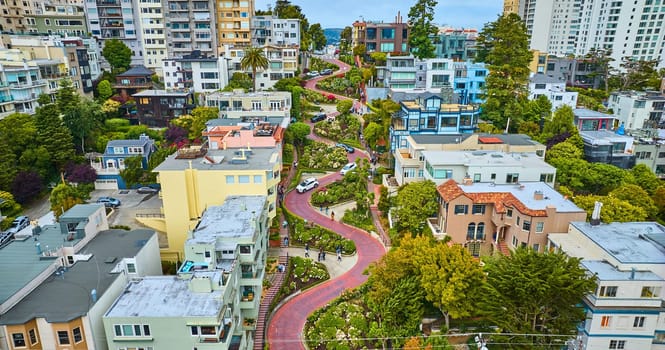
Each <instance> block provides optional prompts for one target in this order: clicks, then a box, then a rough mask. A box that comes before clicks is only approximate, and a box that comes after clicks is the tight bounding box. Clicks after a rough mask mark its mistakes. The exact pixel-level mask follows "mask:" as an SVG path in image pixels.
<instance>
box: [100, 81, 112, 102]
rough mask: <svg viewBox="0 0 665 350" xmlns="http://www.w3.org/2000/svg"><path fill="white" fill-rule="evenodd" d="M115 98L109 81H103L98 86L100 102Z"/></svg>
mask: <svg viewBox="0 0 665 350" xmlns="http://www.w3.org/2000/svg"><path fill="white" fill-rule="evenodd" d="M111 96H113V88H112V87H111V83H110V82H109V81H108V80H102V81H100V82H99V84H97V97H98V98H99V101H106V100H108V99H109V97H111Z"/></svg>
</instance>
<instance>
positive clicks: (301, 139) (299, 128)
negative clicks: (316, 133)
mask: <svg viewBox="0 0 665 350" xmlns="http://www.w3.org/2000/svg"><path fill="white" fill-rule="evenodd" d="M287 130H288V131H289V133H291V135H293V141H294V142H295V144H296V145H299V146H302V145H304V144H305V141H306V140H307V136H309V133H310V132H311V131H312V130H311V128H310V127H309V125H307V124H305V123H302V122H297V123H293V124H291V125H289V127H288V128H287Z"/></svg>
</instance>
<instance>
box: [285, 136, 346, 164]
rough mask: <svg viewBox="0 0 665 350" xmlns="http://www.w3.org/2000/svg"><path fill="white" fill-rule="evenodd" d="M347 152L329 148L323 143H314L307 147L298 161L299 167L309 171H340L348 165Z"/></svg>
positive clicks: (337, 148) (332, 147)
mask: <svg viewBox="0 0 665 350" xmlns="http://www.w3.org/2000/svg"><path fill="white" fill-rule="evenodd" d="M348 162H349V161H348V158H347V156H346V150H344V149H342V148H339V147H334V146H328V145H327V144H325V143H322V142H313V143H312V144H310V145H307V146H305V151H304V152H303V154H302V156H300V158H299V159H298V166H299V167H303V168H309V169H318V170H332V169H339V168H341V167H342V166H343V165H345V164H346V163H348Z"/></svg>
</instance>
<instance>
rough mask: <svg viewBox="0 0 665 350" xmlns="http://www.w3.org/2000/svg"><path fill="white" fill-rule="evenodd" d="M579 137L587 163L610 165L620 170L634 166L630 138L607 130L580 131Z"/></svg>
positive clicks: (631, 140) (631, 139) (631, 138)
mask: <svg viewBox="0 0 665 350" xmlns="http://www.w3.org/2000/svg"><path fill="white" fill-rule="evenodd" d="M617 131H619V130H617ZM580 136H581V137H582V141H584V158H586V160H587V161H589V162H594V163H606V164H612V165H614V166H617V167H619V168H622V169H630V168H632V167H633V166H634V165H635V155H634V154H633V142H634V139H633V137H632V136H626V135H623V134H619V133H613V132H610V131H607V130H598V131H580Z"/></svg>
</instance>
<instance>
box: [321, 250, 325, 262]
mask: <svg viewBox="0 0 665 350" xmlns="http://www.w3.org/2000/svg"><path fill="white" fill-rule="evenodd" d="M321 260H323V261H326V251H325V250H322V251H321Z"/></svg>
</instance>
